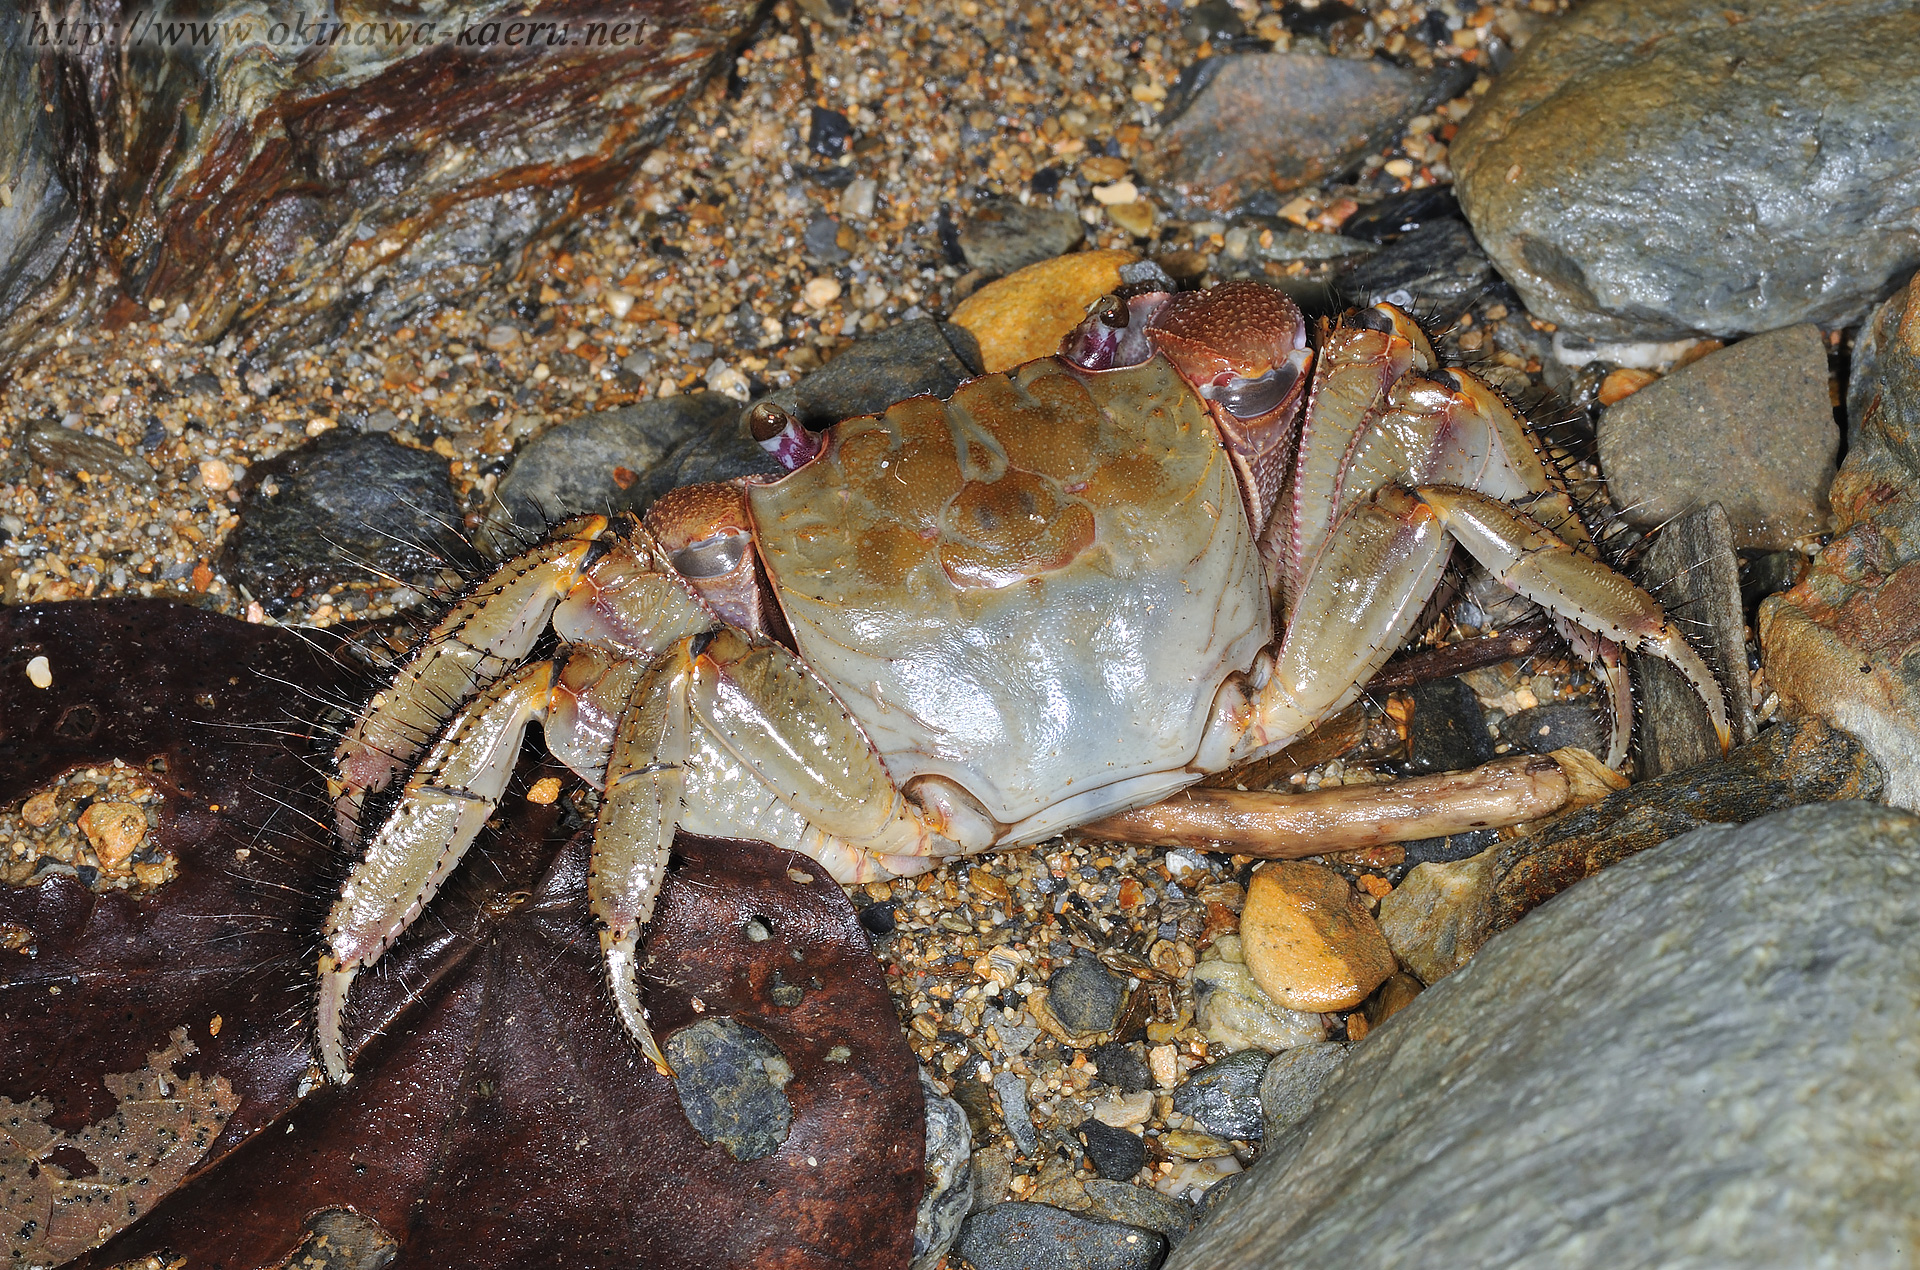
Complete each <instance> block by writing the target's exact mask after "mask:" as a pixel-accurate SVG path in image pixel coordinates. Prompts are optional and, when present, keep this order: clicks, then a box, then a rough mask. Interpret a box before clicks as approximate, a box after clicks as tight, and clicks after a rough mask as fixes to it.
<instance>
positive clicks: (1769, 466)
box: [1600, 326, 1840, 551]
mask: <svg viewBox="0 0 1920 1270" xmlns="http://www.w3.org/2000/svg"><path fill="white" fill-rule="evenodd" d="M1839 449H1840V430H1839V429H1838V428H1837V427H1835V426H1834V422H1833V405H1832V402H1831V400H1830V398H1829V397H1828V393H1827V344H1826V341H1825V340H1824V339H1822V338H1821V336H1820V332H1819V330H1818V329H1817V328H1815V327H1812V326H1796V327H1792V328H1790V329H1788V330H1784V331H1771V332H1769V333H1767V334H1765V335H1756V336H1754V337H1753V338H1752V339H1750V340H1742V341H1741V342H1740V343H1738V344H1734V345H1731V346H1730V347H1727V348H1723V349H1721V350H1720V351H1719V352H1717V353H1709V354H1707V356H1705V357H1703V358H1701V359H1700V360H1699V361H1697V362H1695V363H1693V364H1692V365H1691V366H1686V367H1683V368H1681V369H1680V370H1677V371H1675V372H1674V373H1673V374H1671V375H1668V376H1666V377H1665V378H1663V379H1660V380H1658V381H1656V382H1654V383H1652V384H1649V385H1647V386H1646V387H1645V388H1642V389H1641V390H1640V391H1639V392H1637V393H1635V394H1633V396H1631V397H1628V398H1627V399H1626V400H1625V401H1622V402H1620V403H1619V404H1618V405H1615V406H1613V407H1611V408H1610V409H1608V410H1607V412H1606V413H1605V414H1604V415H1603V416H1601V419H1600V466H1601V467H1602V469H1604V470H1605V472H1606V474H1607V482H1608V486H1609V492H1610V494H1611V496H1612V498H1613V500H1614V502H1615V503H1616V504H1618V505H1619V506H1620V507H1622V508H1624V509H1626V511H1625V514H1626V517H1627V519H1628V520H1629V521H1630V522H1632V523H1633V524H1636V525H1641V526H1653V525H1662V524H1665V523H1666V522H1668V521H1670V520H1672V519H1673V518H1674V517H1676V516H1679V515H1681V514H1683V513H1684V512H1686V511H1688V510H1690V509H1692V508H1694V507H1700V506H1704V505H1705V504H1707V503H1708V502H1718V503H1720V504H1721V506H1723V507H1725V508H1726V511H1727V519H1728V521H1729V522H1730V523H1731V524H1732V526H1733V545H1734V546H1735V547H1738V548H1749V549H1759V550H1762V551H1778V550H1780V549H1782V548H1785V547H1788V546H1791V545H1792V543H1793V541H1794V539H1796V538H1800V537H1803V536H1805V535H1808V534H1817V533H1820V532H1821V531H1823V530H1824V529H1825V528H1826V527H1827V524H1828V520H1829V516H1828V513H1827V504H1826V499H1827V487H1828V486H1829V485H1831V484H1832V483H1833V464H1834V459H1835V458H1836V457H1837V455H1838V453H1839Z"/></svg>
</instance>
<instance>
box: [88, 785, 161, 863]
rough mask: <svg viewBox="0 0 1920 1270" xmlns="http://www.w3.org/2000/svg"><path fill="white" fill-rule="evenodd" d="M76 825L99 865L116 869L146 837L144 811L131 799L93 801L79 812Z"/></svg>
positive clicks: (136, 849)
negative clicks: (122, 800)
mask: <svg viewBox="0 0 1920 1270" xmlns="http://www.w3.org/2000/svg"><path fill="white" fill-rule="evenodd" d="M80 828H81V829H82V830H83V831H84V832H85V833H86V835H87V841H88V842H89V843H90V844H91V845H92V846H93V853H94V855H96V856H98V857H99V859H100V867H101V869H102V870H103V871H105V872H107V873H117V872H119V871H120V867H121V866H122V865H124V864H125V863H126V862H127V858H128V857H129V856H131V855H132V854H133V853H134V852H135V851H138V850H139V849H140V844H141V843H142V842H144V841H145V840H146V837H147V813H146V812H144V811H142V810H141V809H140V808H139V807H138V806H136V805H135V804H133V803H113V802H97V803H94V804H93V805H92V806H90V807H88V808H87V809H86V810H85V811H83V812H81V813H80Z"/></svg>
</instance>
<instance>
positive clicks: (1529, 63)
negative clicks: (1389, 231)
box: [1452, 0, 1920, 341]
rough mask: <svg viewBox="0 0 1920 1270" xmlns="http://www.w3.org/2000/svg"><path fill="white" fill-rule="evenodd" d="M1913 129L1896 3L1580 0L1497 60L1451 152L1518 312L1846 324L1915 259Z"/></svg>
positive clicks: (1765, 326)
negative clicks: (1522, 304)
mask: <svg viewBox="0 0 1920 1270" xmlns="http://www.w3.org/2000/svg"><path fill="white" fill-rule="evenodd" d="M1650 33H1653V34H1655V35H1656V38H1654V39H1653V40H1652V42H1648V37H1649V34H1650ZM1916 133H1920V10H1916V9H1915V8H1914V6H1912V5H1910V4H1902V3H1897V2H1894V0H1822V2H1820V3H1815V2H1813V0H1734V2H1733V3H1725V4H1723V3H1721V0H1595V2H1594V3H1590V4H1585V5H1581V6H1579V7H1578V8H1577V9H1576V10H1574V11H1573V12H1571V13H1568V14H1567V15H1566V16H1565V17H1564V18H1562V19H1559V20H1557V21H1555V22H1553V23H1551V24H1548V25H1545V26H1544V27H1543V28H1542V30H1541V32H1540V34H1539V36H1538V37H1537V38H1535V39H1534V40H1533V41H1532V42H1531V43H1530V44H1529V45H1528V46H1527V47H1526V48H1525V49H1524V50H1523V51H1522V52H1521V53H1520V55H1519V56H1518V57H1517V58H1515V60H1514V62H1513V64H1512V66H1510V67H1509V68H1508V69H1507V71H1506V73H1505V74H1504V75H1502V76H1501V77H1500V78H1499V79H1498V80H1497V81H1496V82H1495V84H1494V87H1493V91H1491V92H1489V93H1488V94H1487V95H1486V97H1485V98H1484V99H1483V100H1482V101H1481V102H1480V103H1479V105H1478V106H1476V107H1475V109H1474V112H1473V114H1472V115H1470V116H1468V119H1467V122H1466V123H1465V125H1463V126H1462V128H1461V130H1460V134H1459V136H1458V137H1456V138H1455V140H1454V143H1453V150H1452V159H1453V168H1454V173H1455V188H1456V190H1457V191H1458V193H1459V196H1460V202H1461V205H1462V206H1463V207H1464V208H1465V209H1466V212H1467V216H1468V218H1469V219H1470V220H1471V221H1472V222H1473V226H1474V229H1475V230H1476V231H1477V232H1478V234H1479V236H1480V241H1481V242H1483V243H1485V244H1487V245H1488V247H1489V248H1490V250H1491V251H1492V252H1493V256H1494V263H1495V264H1496V265H1497V266H1498V267H1499V269H1500V272H1501V273H1502V274H1503V275H1505V277H1506V279H1507V281H1508V282H1511V283H1512V284H1513V285H1514V286H1515V287H1516V288H1517V289H1518V290H1519V292H1520V294H1521V296H1522V297H1523V298H1524V299H1525V300H1526V304H1527V307H1528V309H1530V310H1531V311H1532V312H1533V314H1534V315H1535V316H1536V317H1540V318H1543V319H1546V320H1548V321H1552V322H1557V323H1559V324H1560V325H1561V326H1562V327H1563V328H1566V329H1568V330H1571V331H1577V332H1582V333H1585V334H1588V335H1592V336H1595V337H1598V338H1601V339H1607V340H1616V341H1627V340H1666V339H1674V338H1677V337H1679V336H1682V335H1686V334H1688V333H1691V332H1708V333H1712V334H1715V335H1722V336H1726V335H1740V334H1745V333H1748V332H1752V331H1768V330H1774V329H1777V328H1779V327H1783V326H1788V325H1791V324H1793V323H1796V322H1818V323H1820V324H1821V325H1823V326H1827V327H1833V326H1842V325H1847V324H1850V323H1852V322H1856V321H1858V320H1859V319H1860V317H1861V316H1862V315H1863V314H1864V313H1865V312H1866V310H1867V309H1868V307H1869V306H1871V305H1872V304H1873V303H1875V302H1876V301H1878V300H1880V299H1881V298H1882V297H1884V296H1885V295H1886V294H1887V292H1888V290H1889V283H1890V282H1891V281H1892V280H1893V279H1895V278H1897V277H1898V276H1900V275H1901V274H1902V273H1903V272H1905V271H1906V270H1909V269H1911V268H1912V267H1913V265H1914V264H1915V263H1916V262H1920V165H1916V164H1915V163H1914V162H1913V150H1912V138H1913V137H1914V136H1915V135H1916Z"/></svg>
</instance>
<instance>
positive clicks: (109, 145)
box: [0, 0, 752, 351]
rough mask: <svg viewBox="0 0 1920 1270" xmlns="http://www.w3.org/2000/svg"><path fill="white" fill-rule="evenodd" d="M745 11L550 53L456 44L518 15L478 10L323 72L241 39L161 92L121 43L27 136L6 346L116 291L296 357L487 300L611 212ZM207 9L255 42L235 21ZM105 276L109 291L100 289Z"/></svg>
mask: <svg viewBox="0 0 1920 1270" xmlns="http://www.w3.org/2000/svg"><path fill="white" fill-rule="evenodd" d="M588 12H590V10H589V9H587V8H585V7H583V6H577V5H561V6H558V7H549V8H548V9H547V10H545V11H543V15H544V16H546V17H548V18H552V19H561V18H566V17H570V16H579V17H581V18H584V17H586V16H587V14H588ZM751 13H752V6H750V5H745V4H735V3H725V2H724V0H723V2H719V3H700V2H698V0H659V2H657V3H652V4H648V5H646V6H645V7H644V10H643V11H641V12H636V13H635V14H634V15H633V17H634V19H635V27H636V28H639V29H641V35H640V38H639V39H638V41H637V43H630V44H628V45H627V46H625V47H613V48H609V49H605V50H594V51H592V52H587V51H585V50H584V48H583V49H582V50H581V51H579V52H577V53H576V54H575V55H574V56H569V57H553V56H549V55H548V54H547V52H546V50H545V49H543V48H535V47H532V46H531V44H530V42H523V44H522V46H521V47H517V48H514V47H507V46H506V45H505V44H504V43H496V44H495V45H494V46H492V47H485V48H475V47H471V46H467V45H463V43H462V42H461V41H460V40H458V39H456V38H454V33H455V30H456V28H464V29H466V30H469V31H473V30H477V29H479V28H482V27H484V25H485V23H486V22H487V21H489V20H500V19H510V18H512V17H514V16H516V15H515V14H513V13H512V12H511V11H510V10H509V9H506V8H502V7H500V6H497V5H493V4H488V3H484V2H481V3H473V4H463V5H461V6H459V7H458V8H457V9H455V10H453V11H452V12H450V13H446V14H443V15H441V16H442V18H443V19H444V20H445V22H446V25H445V27H444V28H441V30H444V32H445V34H446V36H447V38H445V39H444V40H443V39H440V38H438V35H439V30H436V32H435V35H434V36H433V37H432V38H429V39H427V40H425V41H423V42H420V43H416V42H415V41H414V38H413V29H412V26H411V24H408V35H407V36H406V37H404V38H401V39H397V40H386V39H383V40H381V41H380V42H379V43H378V44H377V45H372V44H368V43H367V42H366V41H364V40H362V41H361V42H360V43H358V44H355V43H353V42H352V41H351V40H349V41H347V42H345V43H344V44H343V45H342V46H324V45H320V46H316V49H315V51H316V55H315V56H311V57H308V56H303V54H305V53H307V52H308V51H309V49H308V40H309V39H311V38H312V37H311V34H310V33H309V35H308V36H306V37H304V38H296V39H292V40H286V41H284V42H282V43H273V42H269V41H267V40H265V39H262V38H259V37H258V36H256V38H254V39H252V40H243V39H232V38H229V39H223V40H222V41H221V42H219V43H218V44H217V45H216V47H215V48H214V49H212V50H211V51H210V55H209V56H207V57H205V58H161V57H157V56H156V57H154V58H152V59H151V65H152V67H154V68H158V67H161V66H164V67H165V68H166V70H167V73H166V74H165V75H164V76H163V75H161V74H160V72H159V70H158V69H152V70H149V69H148V65H149V63H148V62H147V61H146V60H139V59H136V60H135V61H134V62H133V63H131V66H130V71H131V73H127V72H118V73H117V72H116V68H117V66H118V62H117V60H116V58H115V57H114V56H113V55H112V51H111V47H110V46H111V41H102V42H100V43H97V44H89V45H87V46H86V52H85V55H84V56H81V57H78V58H76V59H75V60H74V61H73V63H71V69H70V72H69V73H71V74H72V75H74V76H75V77H76V78H77V79H78V80H79V81H80V82H81V83H83V84H84V85H85V86H84V87H76V91H73V92H71V93H63V94H60V95H58V96H57V97H55V98H50V99H48V103H47V104H48V105H49V106H50V107H51V109H48V110H46V111H44V112H43V113H45V114H47V115H48V116H50V118H49V119H48V120H46V121H40V120H37V119H36V120H35V122H36V124H38V125H39V127H38V129H37V130H36V131H34V132H33V133H32V134H31V138H30V140H29V153H30V154H31V155H32V161H31V163H30V164H29V165H28V170H29V172H31V173H32V174H34V175H35V176H37V177H39V178H40V179H39V180H38V181H36V182H35V183H34V184H35V185H36V186H37V188H35V189H33V190H32V196H31V197H29V198H28V199H26V200H24V204H25V206H26V207H27V208H30V209H32V214H30V215H26V216H21V217H17V218H13V219H14V224H13V225H11V226H9V228H14V229H16V230H17V231H18V232H17V236H11V237H9V238H7V239H0V245H4V246H6V247H8V248H10V251H9V255H8V257H7V258H6V259H5V260H4V261H0V272H4V273H5V274H6V275H10V276H11V277H12V278H13V279H14V280H15V282H16V286H17V288H18V290H19V291H20V292H21V298H23V299H27V300H28V301H29V303H28V304H26V305H24V306H22V307H18V308H11V309H10V311H9V312H10V316H9V320H8V323H7V326H6V328H5V329H4V331H0V348H4V349H6V350H9V351H11V350H15V349H18V348H19V347H20V346H22V345H23V344H24V343H26V342H27V341H28V340H29V339H31V338H33V337H34V335H35V333H36V326H37V325H38V324H37V323H36V321H35V319H36V318H37V317H40V316H41V315H43V314H44V315H47V316H53V315H59V316H65V317H72V316H75V315H77V314H78V313H80V312H83V311H85V308H86V306H87V303H88V302H90V301H94V300H96V299H97V301H99V302H101V303H110V302H111V301H112V300H113V299H114V297H115V295H116V294H120V295H124V297H125V298H126V303H127V304H129V305H138V306H139V307H140V309H142V310H144V309H146V308H148V307H152V308H155V309H159V310H165V311H167V312H169V313H171V312H172V311H173V310H174V309H175V308H176V307H177V306H178V305H182V304H184V305H186V306H187V325H188V326H189V327H190V328H191V330H192V331H193V333H194V335H195V336H196V337H197V338H200V339H215V338H218V337H219V336H221V335H222V334H225V333H227V332H229V331H236V330H245V331H250V332H251V333H252V334H251V338H252V339H253V340H255V341H260V340H267V341H270V342H271V343H273V344H274V345H275V346H276V347H279V348H288V347H295V346H297V345H298V343H299V342H301V341H305V340H313V339H318V338H324V337H325V336H327V335H330V334H332V333H333V331H334V330H335V329H336V328H337V327H339V326H340V325H342V324H343V323H344V322H346V321H347V320H348V319H350V318H351V317H353V316H355V315H356V314H361V315H369V316H372V317H374V318H375V319H376V320H386V321H394V320H398V319H399V318H401V317H403V316H405V315H406V314H408V313H410V312H413V311H415V310H418V309H420V308H422V307H425V306H428V305H430V304H434V303H441V302H444V301H445V300H446V299H447V298H448V297H449V296H456V295H459V294H462V293H469V292H472V291H473V290H475V289H477V288H478V287H480V286H482V285H484V284H486V283H487V282H488V281H490V280H492V279H493V278H494V277H496V276H497V275H498V274H499V273H500V272H501V271H502V270H503V268H507V267H510V266H511V265H512V264H513V263H514V261H515V258H516V256H517V253H518V252H519V250H520V249H521V248H523V247H524V246H525V245H526V244H527V242H528V241H529V240H530V239H532V238H535V237H537V236H540V235H543V234H546V233H549V232H551V231H552V230H553V229H554V228H555V227H556V226H558V225H560V224H563V223H565V222H566V221H568V220H570V219H572V218H574V217H576V216H578V215H579V214H580V213H581V212H582V211H586V210H589V209H590V208H592V207H594V206H597V205H600V204H604V203H605V202H606V201H608V200H609V199H610V198H611V197H612V195H613V193H614V192H615V191H616V190H617V189H618V188H619V185H620V184H621V182H622V181H623V180H624V178H626V177H627V176H628V175H630V174H631V173H632V171H633V170H634V168H635V166H636V165H637V164H638V163H639V161H640V159H641V157H642V156H643V155H644V154H645V152H646V150H647V148H648V147H649V146H650V145H652V144H653V143H654V142H655V141H657V140H658V139H659V138H660V137H661V135H662V134H663V133H664V131H665V129H666V127H667V126H668V125H669V124H670V123H671V121H672V118H673V113H674V108H675V107H676V106H677V105H678V104H679V103H680V102H681V100H682V99H683V98H684V97H685V96H686V94H687V93H688V92H690V91H691V90H692V89H693V88H695V87H696V86H697V85H698V84H699V83H700V82H701V81H702V80H703V79H704V78H705V77H706V75H707V73H708V70H709V69H710V67H711V66H712V65H713V63H714V61H715V59H716V56H717V55H718V54H719V53H720V52H721V51H722V50H723V49H724V48H725V47H726V46H727V45H728V43H729V42H730V41H731V40H732V39H733V38H734V37H735V36H736V35H737V34H739V33H740V31H741V30H742V29H743V26H744V24H745V23H746V21H747V20H748V18H749V17H750V16H751ZM196 16H200V17H207V18H214V19H219V20H222V21H224V22H240V21H245V20H247V19H248V18H251V20H252V21H253V22H254V23H255V24H256V25H263V18H262V17H261V15H259V14H258V13H257V12H254V11H253V10H251V9H250V8H249V7H248V6H246V5H243V4H227V5H216V6H210V11H203V12H201V13H199V14H197V15H196ZM307 22H308V25H309V26H311V23H312V19H307ZM369 29H371V28H369ZM263 34H264V32H263ZM284 34H285V31H284V30H283V35H284ZM476 38H477V37H476ZM422 44H424V47H422ZM21 47H22V50H23V52H24V50H25V48H26V45H25V43H24V41H23V43H22V46H21ZM322 48H324V49H325V51H324V52H322V51H320V50H321V49H322ZM349 49H350V50H351V51H348V50H349ZM80 154H87V155H89V156H92V155H96V154H97V156H98V157H97V159H92V160H90V161H88V162H84V163H82V162H76V161H75V156H78V155H80ZM449 157H451V158H452V159H453V160H454V161H451V162H449V161H447V160H448V158H449ZM56 184H57V185H58V186H60V187H61V188H60V189H59V190H58V192H56V191H55V189H54V186H55V185H56ZM10 201H12V200H10ZM96 268H104V270H105V271H106V275H107V277H108V278H110V279H112V280H113V285H110V286H108V287H103V288H101V290H100V293H99V294H98V295H97V296H96V295H94V294H92V293H91V288H90V286H89V285H88V284H90V283H91V282H92V281H93V279H92V278H91V277H90V276H88V275H89V272H90V270H92V269H96ZM30 280H31V281H33V282H37V284H38V285H37V286H33V287H29V286H27V285H25V284H26V283H28V282H29V281H30ZM63 292H65V293H69V295H68V299H67V300H66V302H65V303H61V302H59V301H58V300H57V299H56V298H55V297H57V296H58V295H60V294H61V293H63ZM40 334H42V335H47V334H51V332H50V331H41V332H40Z"/></svg>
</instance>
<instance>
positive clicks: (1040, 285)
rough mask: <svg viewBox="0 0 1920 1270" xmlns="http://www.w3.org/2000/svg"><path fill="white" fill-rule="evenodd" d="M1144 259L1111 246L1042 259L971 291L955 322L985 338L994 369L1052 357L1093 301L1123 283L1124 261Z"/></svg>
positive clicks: (985, 353)
mask: <svg viewBox="0 0 1920 1270" xmlns="http://www.w3.org/2000/svg"><path fill="white" fill-rule="evenodd" d="M1139 258H1140V257H1139V256H1137V255H1136V254H1134V253H1133V252H1131V251H1117V250H1110V251H1082V252H1076V253H1075V254H1073V255H1071V256H1057V257H1055V258H1054V259H1052V260H1042V261H1041V262H1040V263H1039V264H1034V265H1028V266H1027V267H1026V268H1025V269H1021V270H1019V271H1018V272H1016V273H1011V274H1008V275H1007V276H1006V277H1004V278H1002V279H1000V280H999V281H998V282H992V283H988V284H987V285H986V286H984V287H981V288H980V289H979V290H978V291H976V292H974V293H973V294H972V295H970V296H968V297H967V298H966V299H965V300H963V301H962V302H961V303H960V307H958V308H956V309H955V310H954V311H953V322H954V324H955V325H956V326H960V327H964V328H965V329H966V330H968V331H969V332H971V333H972V334H973V337H974V338H975V339H977V340H979V341H980V360H981V362H982V363H983V364H984V366H985V369H986V370H987V371H988V372H990V373H991V372H993V371H1002V370H1009V369H1011V368H1012V367H1015V366H1018V365H1020V364H1021V363H1022V362H1030V361H1033V360H1034V359H1035V358H1039V357H1051V356H1052V355H1053V354H1054V353H1056V352H1058V351H1059V349H1060V341H1061V340H1062V339H1064V338H1065V337H1066V334H1067V332H1069V331H1071V330H1072V329H1073V328H1074V327H1076V326H1078V325H1079V324H1080V321H1081V319H1082V318H1084V317H1086V315H1087V306H1088V305H1090V304H1092V303H1093V302H1094V301H1095V300H1098V299H1099V298H1100V297H1101V296H1103V295H1105V294H1107V292H1109V291H1112V290H1114V289H1115V288H1116V287H1118V286H1119V285H1120V266H1122V265H1130V264H1132V263H1133V262H1134V261H1136V260H1138V259H1139Z"/></svg>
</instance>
